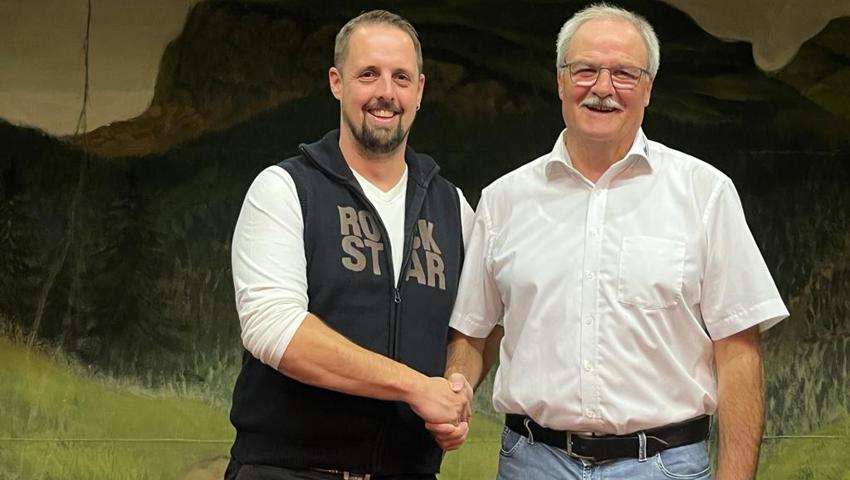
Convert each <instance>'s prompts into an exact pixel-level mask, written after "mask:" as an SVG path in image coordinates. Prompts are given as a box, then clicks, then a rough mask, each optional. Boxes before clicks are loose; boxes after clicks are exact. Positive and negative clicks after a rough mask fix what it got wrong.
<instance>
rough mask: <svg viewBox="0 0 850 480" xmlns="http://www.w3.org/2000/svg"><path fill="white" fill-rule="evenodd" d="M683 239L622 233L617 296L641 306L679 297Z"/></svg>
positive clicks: (658, 306)
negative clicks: (631, 235) (630, 235)
mask: <svg viewBox="0 0 850 480" xmlns="http://www.w3.org/2000/svg"><path fill="white" fill-rule="evenodd" d="M684 263H685V242H681V241H678V240H670V239H666V238H659V237H643V236H633V237H623V243H622V246H621V247H620V268H619V274H618V277H617V300H618V301H619V302H620V303H623V304H627V305H633V306H636V307H640V308H645V309H662V308H669V307H672V306H674V305H676V304H678V303H679V301H680V300H681V298H682V278H683V275H684V272H683V271H684Z"/></svg>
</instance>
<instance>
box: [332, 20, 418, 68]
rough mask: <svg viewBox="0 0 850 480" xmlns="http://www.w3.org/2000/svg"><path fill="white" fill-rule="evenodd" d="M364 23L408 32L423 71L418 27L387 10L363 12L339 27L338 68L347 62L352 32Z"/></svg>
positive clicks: (335, 46) (336, 53)
mask: <svg viewBox="0 0 850 480" xmlns="http://www.w3.org/2000/svg"><path fill="white" fill-rule="evenodd" d="M362 25H389V26H391V27H396V28H398V29H400V30H401V31H403V32H404V33H406V34H408V35H409V36H410V39H411V40H413V48H414V49H415V50H416V66H417V67H419V73H422V45H421V44H420V43H419V35H418V34H417V33H416V29H415V28H413V25H411V24H410V22H408V21H407V20H405V19H404V18H402V17H401V16H399V15H396V14H395V13H392V12H388V11H386V10H372V11H369V12H366V13H361V14H360V15H358V16H356V17H354V18H352V19H351V20H349V21H348V23H346V24H345V25H343V26H342V28H340V29H339V33H337V34H336V42H334V66H335V67H336V68H337V69H338V70H342V64H343V63H344V62H345V57H346V55H348V41H349V40H350V39H351V34H352V33H353V32H354V30H355V29H356V28H357V27H359V26H362Z"/></svg>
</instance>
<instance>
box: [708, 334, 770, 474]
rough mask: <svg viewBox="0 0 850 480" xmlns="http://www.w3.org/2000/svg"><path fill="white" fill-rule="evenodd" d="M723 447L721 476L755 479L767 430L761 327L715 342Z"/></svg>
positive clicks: (718, 470) (719, 459)
mask: <svg viewBox="0 0 850 480" xmlns="http://www.w3.org/2000/svg"><path fill="white" fill-rule="evenodd" d="M715 361H716V364H717V383H718V388H717V390H718V392H717V393H718V410H717V413H718V423H719V428H720V432H719V441H720V451H719V456H718V469H717V480H752V479H754V478H755V475H756V471H757V469H758V458H759V448H760V447H761V438H762V433H763V431H764V398H763V372H762V358H761V350H760V348H759V336H758V330H757V327H754V328H753V329H750V330H747V331H745V332H741V333H739V334H736V335H733V336H731V337H729V338H727V339H723V340H720V341H718V342H717V343H716V344H715Z"/></svg>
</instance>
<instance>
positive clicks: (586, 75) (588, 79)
mask: <svg viewBox="0 0 850 480" xmlns="http://www.w3.org/2000/svg"><path fill="white" fill-rule="evenodd" d="M561 68H565V69H567V71H568V72H569V74H570V80H571V81H572V82H573V83H574V84H575V85H578V86H580V87H592V86H593V85H596V81H597V80H599V73H600V72H601V71H602V70H608V74H609V75H611V83H612V84H613V85H614V88H616V89H618V90H631V89H633V88H635V87H636V86H637V84H638V83H640V77H641V75H643V74H646V76H647V77H649V76H650V75H649V72H648V71H647V70H644V69H642V68H640V67H628V66H625V67H624V66H617V67H602V66H600V65H594V64H592V63H584V62H572V63H565V64H563V65H561Z"/></svg>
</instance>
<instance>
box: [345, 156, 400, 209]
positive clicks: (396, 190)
mask: <svg viewBox="0 0 850 480" xmlns="http://www.w3.org/2000/svg"><path fill="white" fill-rule="evenodd" d="M351 172H352V173H353V174H354V178H356V179H357V182H358V183H359V184H360V188H362V189H363V192H364V193H366V196H367V197H369V199H370V200H373V199H374V200H380V201H381V202H383V203H393V202H394V201H396V200H398V199H399V198H400V197H401V195H402V194H404V192H405V191H406V190H407V165H405V166H404V173H402V174H401V178H399V180H398V182H397V183H396V184H395V185H393V187H392V188H390V189H389V190H387V191H386V192H385V191H383V190H381V189H380V188H378V187H377V186H375V184H373V183H372V182H370V181H369V180H367V179H366V178H365V177H364V176H363V175H360V174H359V173H357V172H356V171H355V170H354V169H351ZM374 200H373V201H374Z"/></svg>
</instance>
